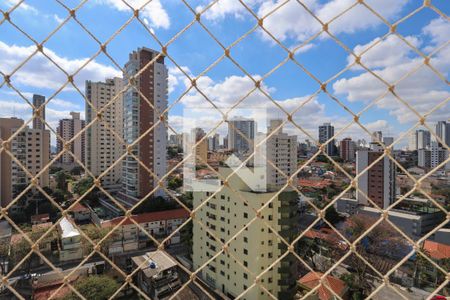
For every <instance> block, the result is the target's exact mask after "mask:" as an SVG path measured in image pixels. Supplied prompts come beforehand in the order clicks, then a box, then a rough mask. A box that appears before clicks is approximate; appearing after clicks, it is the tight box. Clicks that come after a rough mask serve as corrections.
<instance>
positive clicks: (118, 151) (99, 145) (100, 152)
mask: <svg viewBox="0 0 450 300" xmlns="http://www.w3.org/2000/svg"><path fill="white" fill-rule="evenodd" d="M122 88H123V80H122V78H117V77H116V78H113V79H107V80H106V81H105V82H91V81H86V97H87V99H88V100H89V101H90V102H91V104H92V106H93V107H94V109H95V110H94V109H92V107H91V106H90V105H89V104H88V103H86V122H87V123H88V124H89V123H90V122H91V121H92V120H93V119H94V118H95V117H96V111H98V110H99V109H101V108H103V107H104V106H105V105H107V109H105V110H104V111H103V113H102V119H101V121H97V122H95V123H93V124H92V125H91V126H90V127H89V128H88V129H87V130H86V166H87V168H88V169H89V170H90V171H91V172H92V173H93V174H94V175H95V176H99V175H100V174H102V173H103V172H104V171H105V170H106V169H108V168H109V167H110V166H111V165H113V164H114V163H115V162H117V160H119V159H120V156H121V155H123V153H124V151H125V145H124V144H123V143H122V142H121V140H122V139H123V97H122V94H121V93H120V91H121V90H122ZM121 179H122V163H121V162H119V163H116V164H115V165H114V167H113V168H112V169H111V170H110V171H109V172H108V173H106V174H105V175H104V176H103V177H102V178H101V183H102V187H103V188H105V189H106V190H109V191H118V190H119V189H120V187H121Z"/></svg>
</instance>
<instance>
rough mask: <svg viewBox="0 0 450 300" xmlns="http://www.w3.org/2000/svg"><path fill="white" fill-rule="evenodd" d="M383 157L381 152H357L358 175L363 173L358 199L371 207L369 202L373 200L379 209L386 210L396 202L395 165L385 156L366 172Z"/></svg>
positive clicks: (359, 183) (358, 184)
mask: <svg viewBox="0 0 450 300" xmlns="http://www.w3.org/2000/svg"><path fill="white" fill-rule="evenodd" d="M381 155H383V151H381V150H360V151H357V152H356V174H357V175H360V174H361V173H362V175H360V177H359V178H358V181H357V188H358V190H357V193H356V199H357V200H358V203H359V204H362V205H369V206H370V205H372V204H371V202H369V199H371V200H372V201H373V202H374V203H375V204H376V205H377V206H378V207H380V208H383V209H384V208H386V207H388V206H389V205H390V204H391V203H393V202H394V200H395V193H396V190H395V174H396V172H395V165H394V163H393V162H392V161H391V160H390V159H389V158H388V157H387V156H384V157H383V158H382V159H381V160H379V161H377V162H376V163H375V164H374V165H373V166H372V167H370V169H368V170H367V171H365V169H366V168H367V167H368V166H371V165H372V163H374V162H375V161H376V160H377V159H379V157H380V156H381ZM363 171H364V172H363ZM367 197H369V199H368V198H367Z"/></svg>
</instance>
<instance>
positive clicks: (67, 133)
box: [56, 112, 85, 164]
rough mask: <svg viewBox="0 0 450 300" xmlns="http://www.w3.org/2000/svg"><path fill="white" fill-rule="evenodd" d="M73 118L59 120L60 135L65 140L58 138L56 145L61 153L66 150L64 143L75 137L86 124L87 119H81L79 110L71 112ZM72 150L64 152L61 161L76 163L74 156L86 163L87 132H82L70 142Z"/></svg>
mask: <svg viewBox="0 0 450 300" xmlns="http://www.w3.org/2000/svg"><path fill="white" fill-rule="evenodd" d="M70 116H71V117H72V118H71V119H62V120H59V125H58V128H57V130H56V131H57V133H58V135H59V136H60V137H61V138H62V139H63V140H64V141H63V140H61V139H59V138H57V140H56V145H57V151H58V153H60V152H61V151H63V150H64V143H66V142H68V141H70V140H71V139H72V138H74V137H75V136H76V135H77V134H78V133H79V132H80V131H81V130H82V129H83V128H84V126H85V121H84V120H81V118H80V113H79V112H71V113H70ZM69 148H70V149H69V150H70V152H71V153H72V154H73V155H72V154H70V153H68V152H67V151H66V152H64V153H63V154H62V155H61V156H60V157H59V162H61V163H63V164H72V163H76V160H75V158H74V156H75V157H76V158H77V159H78V160H79V161H80V162H81V163H83V164H84V162H85V132H82V133H81V135H79V136H78V137H77V138H75V140H74V141H73V142H72V143H70V147H69Z"/></svg>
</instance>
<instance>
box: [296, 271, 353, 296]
mask: <svg viewBox="0 0 450 300" xmlns="http://www.w3.org/2000/svg"><path fill="white" fill-rule="evenodd" d="M322 276H323V273H320V272H309V273H308V274H306V275H305V276H303V277H302V278H300V279H299V280H298V284H299V287H300V289H301V290H302V291H303V294H306V293H308V292H309V291H311V290H312V289H314V288H315V287H316V286H318V285H320V287H319V288H318V289H317V290H316V291H315V292H314V293H313V294H311V295H310V296H308V297H307V298H306V299H309V300H319V299H320V300H331V299H347V298H348V297H347V293H348V287H347V285H346V284H345V282H343V281H342V280H340V279H338V278H336V277H333V276H331V275H326V276H325V278H324V279H323V280H321V277H322ZM336 295H337V296H339V297H336Z"/></svg>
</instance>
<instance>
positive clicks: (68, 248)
mask: <svg viewBox="0 0 450 300" xmlns="http://www.w3.org/2000/svg"><path fill="white" fill-rule="evenodd" d="M58 230H59V235H60V249H59V260H60V261H70V260H76V259H81V258H82V257H83V250H82V247H81V235H80V232H79V231H78V230H77V229H76V228H75V227H74V226H73V224H72V223H71V222H70V221H69V219H67V218H66V217H64V218H62V219H61V221H60V222H59V224H58Z"/></svg>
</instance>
